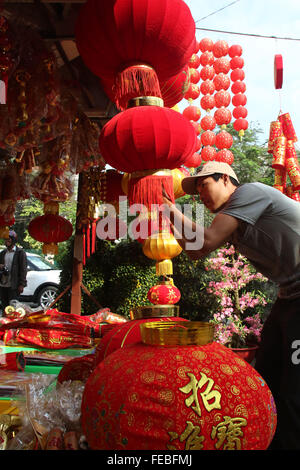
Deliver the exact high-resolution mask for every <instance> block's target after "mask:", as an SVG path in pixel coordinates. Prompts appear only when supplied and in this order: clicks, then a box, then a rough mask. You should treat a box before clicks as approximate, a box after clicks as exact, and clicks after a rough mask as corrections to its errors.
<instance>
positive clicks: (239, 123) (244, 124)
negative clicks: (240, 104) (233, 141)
mask: <svg viewBox="0 0 300 470" xmlns="http://www.w3.org/2000/svg"><path fill="white" fill-rule="evenodd" d="M233 127H234V129H235V130H236V131H238V133H239V136H243V135H244V131H245V130H247V129H248V121H247V120H246V119H244V118H238V119H237V120H236V121H234V123H233Z"/></svg>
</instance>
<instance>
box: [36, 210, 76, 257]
mask: <svg viewBox="0 0 300 470" xmlns="http://www.w3.org/2000/svg"><path fill="white" fill-rule="evenodd" d="M28 232H29V235H30V236H31V237H32V238H34V239H35V240H37V241H39V242H42V243H44V245H43V253H44V254H50V253H51V254H57V253H58V247H57V243H60V242H64V241H66V240H68V239H69V238H70V236H71V235H72V232H73V226H72V224H71V222H69V221H68V220H67V219H65V218H64V217H61V216H60V215H57V214H45V215H41V216H38V217H36V218H35V219H33V220H32V221H31V222H30V224H29V225H28Z"/></svg>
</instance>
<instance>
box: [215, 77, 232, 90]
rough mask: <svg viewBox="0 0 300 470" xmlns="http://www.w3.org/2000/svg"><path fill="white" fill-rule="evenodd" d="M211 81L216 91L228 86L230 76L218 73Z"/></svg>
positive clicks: (226, 88) (225, 88)
mask: <svg viewBox="0 0 300 470" xmlns="http://www.w3.org/2000/svg"><path fill="white" fill-rule="evenodd" d="M213 82H214V85H215V88H216V90H217V91H220V90H228V88H229V87H230V78H229V77H228V75H226V74H225V73H218V75H216V76H215V77H214V80H213Z"/></svg>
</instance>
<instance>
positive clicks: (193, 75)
mask: <svg viewBox="0 0 300 470" xmlns="http://www.w3.org/2000/svg"><path fill="white" fill-rule="evenodd" d="M189 72H190V82H191V83H195V84H196V83H198V82H199V80H200V72H199V70H197V69H193V68H189Z"/></svg>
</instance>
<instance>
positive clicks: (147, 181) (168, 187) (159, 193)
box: [128, 175, 175, 210]
mask: <svg viewBox="0 0 300 470" xmlns="http://www.w3.org/2000/svg"><path fill="white" fill-rule="evenodd" d="M163 190H164V191H165V192H166V194H167V195H168V197H169V198H170V199H171V201H172V202H175V198H174V190H173V177H172V175H148V176H142V177H140V178H131V179H130V182H129V188H128V199H129V204H130V205H131V204H143V205H145V206H146V207H147V208H148V209H150V210H151V205H152V204H158V205H160V204H163Z"/></svg>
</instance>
